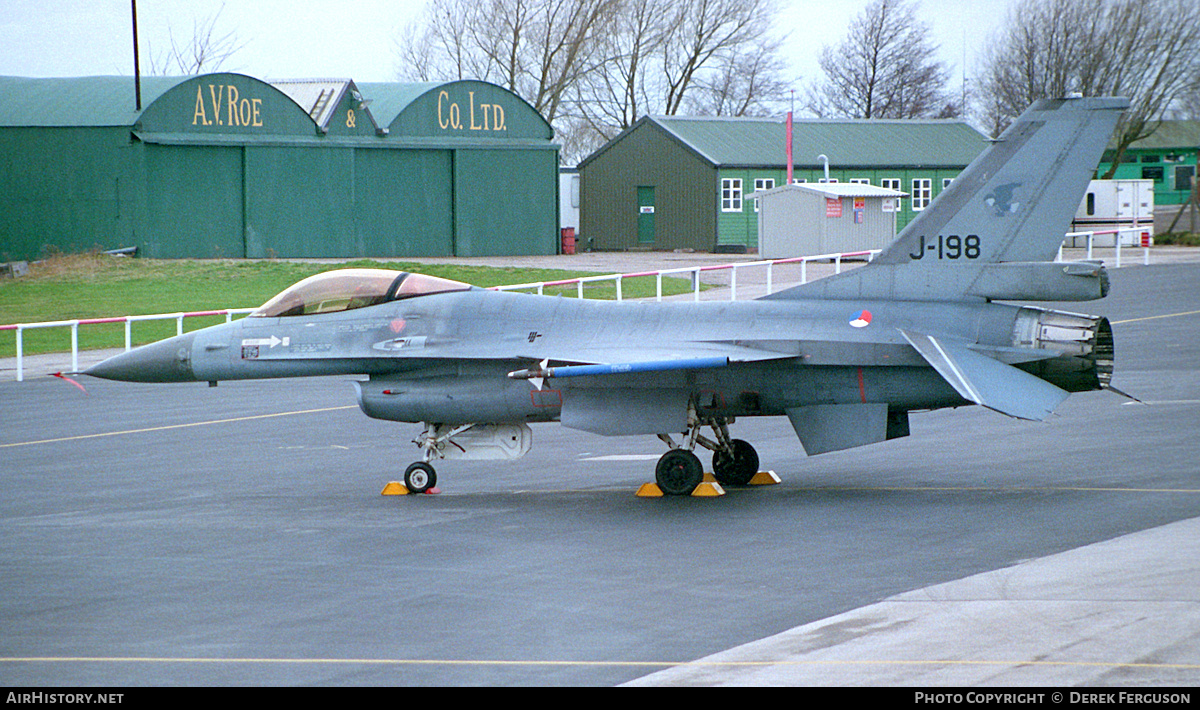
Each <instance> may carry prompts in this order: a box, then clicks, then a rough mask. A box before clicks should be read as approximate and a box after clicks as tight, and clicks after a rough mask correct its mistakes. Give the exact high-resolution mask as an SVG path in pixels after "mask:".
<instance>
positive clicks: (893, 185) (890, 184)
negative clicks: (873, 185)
mask: <svg viewBox="0 0 1200 710" xmlns="http://www.w3.org/2000/svg"><path fill="white" fill-rule="evenodd" d="M879 186H880V187H883V188H887V189H888V190H895V191H896V192H901V190H900V178H882V179H880V181H879ZM903 199H904V198H901V197H897V198H896V211H897V212H899V211H900V210H901V209H902V208H903V207H904V203H903Z"/></svg>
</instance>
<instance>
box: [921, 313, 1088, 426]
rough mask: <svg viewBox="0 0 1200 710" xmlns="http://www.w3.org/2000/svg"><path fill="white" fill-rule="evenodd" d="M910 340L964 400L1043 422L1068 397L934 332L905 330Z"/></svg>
mask: <svg viewBox="0 0 1200 710" xmlns="http://www.w3.org/2000/svg"><path fill="white" fill-rule="evenodd" d="M900 333H901V334H902V335H903V336H904V338H905V339H906V340H908V342H909V343H910V344H911V345H912V346H913V347H914V348H916V350H917V352H919V353H921V357H923V358H925V360H927V361H928V362H929V364H930V365H932V366H933V369H935V370H937V372H938V374H939V375H941V376H942V377H943V378H944V379H945V380H946V382H949V383H950V386H952V387H953V388H954V389H955V390H956V391H957V392H958V393H959V394H960V395H962V397H963V398H964V399H967V400H970V401H972V402H974V403H976V404H981V405H983V406H985V407H987V408H988V409H994V410H995V411H997V412H1000V413H1001V414H1007V415H1008V416H1010V417H1016V418H1018V419H1029V420H1031V421H1039V422H1040V421H1042V420H1044V419H1045V418H1046V417H1048V416H1050V413H1051V412H1053V411H1054V408H1055V407H1057V406H1058V405H1059V403H1061V402H1062V401H1063V400H1064V399H1066V398H1067V392H1066V391H1064V390H1062V389H1060V388H1058V387H1055V386H1054V385H1052V384H1050V383H1049V382H1046V381H1045V380H1042V379H1039V378H1037V377H1034V376H1033V375H1031V374H1029V373H1028V372H1025V371H1024V370H1018V369H1017V368H1015V367H1013V366H1011V365H1006V364H1004V363H1002V362H1000V361H998V360H993V359H992V358H990V357H988V356H986V355H980V354H979V353H977V352H975V351H973V350H971V349H970V348H968V347H967V346H966V345H960V344H958V343H953V342H950V341H946V340H939V339H937V338H934V337H933V336H932V335H924V334H922V333H913V332H909V331H905V330H901V331H900Z"/></svg>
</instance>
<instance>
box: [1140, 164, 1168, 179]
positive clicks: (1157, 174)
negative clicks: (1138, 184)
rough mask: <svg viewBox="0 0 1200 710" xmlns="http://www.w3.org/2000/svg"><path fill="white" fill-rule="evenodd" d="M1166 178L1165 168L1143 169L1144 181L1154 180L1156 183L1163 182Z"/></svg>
mask: <svg viewBox="0 0 1200 710" xmlns="http://www.w3.org/2000/svg"><path fill="white" fill-rule="evenodd" d="M1165 177H1166V175H1165V171H1164V170H1163V168H1162V167H1161V166H1160V167H1157V168H1142V179H1143V180H1153V181H1154V182H1162V181H1163V179H1164V178H1165Z"/></svg>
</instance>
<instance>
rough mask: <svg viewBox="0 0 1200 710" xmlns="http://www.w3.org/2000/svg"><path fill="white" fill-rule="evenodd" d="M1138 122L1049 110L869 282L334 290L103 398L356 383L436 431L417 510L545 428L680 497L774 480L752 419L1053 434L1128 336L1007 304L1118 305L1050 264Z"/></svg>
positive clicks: (185, 348) (114, 366)
mask: <svg viewBox="0 0 1200 710" xmlns="http://www.w3.org/2000/svg"><path fill="white" fill-rule="evenodd" d="M1127 106H1128V101H1126V100H1124V99H1115V98H1092V99H1083V98H1072V99H1061V100H1046V101H1040V102H1038V103H1036V104H1034V105H1033V106H1031V107H1030V108H1029V109H1028V110H1027V111H1026V112H1025V113H1024V114H1023V115H1022V116H1021V117H1020V118H1019V119H1018V120H1017V121H1016V122H1015V123H1013V124H1012V126H1011V127H1010V128H1009V129H1008V130H1006V131H1005V132H1004V133H1003V135H1001V136H1000V137H999V139H997V140H995V141H994V142H993V143H992V144H991V145H989V146H988V147H987V148H986V149H985V150H984V152H983V153H982V154H981V155H980V156H979V157H978V158H977V159H976V160H975V161H974V162H973V163H971V165H970V166H968V167H967V168H966V170H965V171H963V172H962V173H961V174H960V175H959V176H958V177H957V178H956V179H955V180H954V182H953V183H952V184H951V185H950V186H949V187H948V188H947V189H946V190H945V191H943V193H942V194H941V195H939V196H938V198H937V199H936V200H935V201H934V202H933V203H932V204H931V205H930V206H929V207H928V208H926V209H925V210H924V211H922V212H921V213H920V214H919V215H918V216H917V217H916V218H915V219H914V220H913V221H912V222H911V223H910V224H909V225H908V226H907V227H906V228H905V229H904V230H903V231H902V232H901V233H900V235H899V236H898V237H897V238H896V239H895V240H894V241H893V242H892V243H891V244H890V245H889V246H888V247H887V248H886V249H884V250H883V251H882V252H881V253H880V254H879V255H878V256H877V257H876V258H875V259H874V260H873V261H871V262H870V263H869V264H866V265H864V266H861V267H859V268H857V269H854V270H852V271H848V272H845V273H842V274H840V275H837V276H832V277H828V278H825V279H821V280H818V281H814V282H812V283H809V284H805V285H801V286H796V287H793V288H790V289H787V290H784V291H780V292H778V293H775V294H772V295H769V296H766V297H764V298H760V299H756V300H752V301H743V302H720V303H717V302H702V303H646V302H612V301H608V302H605V301H591V300H582V299H574V298H563V297H551V296H537V295H532V294H521V293H510V292H499V291H492V290H485V289H481V288H476V287H473V286H470V285H468V284H465V283H458V282H455V281H448V280H445V279H439V278H433V277H430V276H426V275H422V274H417V273H405V272H397V271H387V270H377V269H347V270H335V271H330V272H326V273H322V274H318V275H316V276H313V277H310V278H308V279H305V280H303V281H301V282H299V283H297V284H295V285H294V286H292V287H291V288H288V289H287V290H285V291H284V292H283V293H280V294H279V295H278V296H276V297H275V298H273V299H271V300H270V301H268V302H267V303H266V304H264V305H263V306H262V307H261V308H259V309H258V310H256V311H255V312H253V313H251V314H250V315H249V316H248V317H246V318H244V319H242V320H240V321H234V322H232V323H226V324H222V325H217V326H213V327H210V328H205V329H203V330H198V331H195V332H191V333H186V334H184V335H180V336H176V337H173V338H168V339H166V340H163V341H160V342H157V343H153V344H150V345H146V346H144V347H141V348H138V349H135V350H132V351H130V352H127V353H124V354H120V355H117V356H115V357H112V358H110V359H108V360H105V361H104V362H101V363H99V364H97V365H95V366H94V367H92V368H91V369H89V370H87V371H86V374H88V375H93V376H96V377H103V378H108V379H115V380H128V381H136V382H184V381H207V382H209V383H210V384H211V385H215V384H216V383H217V382H218V381H221V380H236V379H252V378H274V377H301V376H317V375H357V376H359V379H358V381H355V382H354V387H355V388H356V389H357V394H358V403H359V406H360V407H361V409H362V411H363V412H364V413H365V414H366V415H367V416H369V417H374V418H377V419H385V420H393V421H398V422H413V423H419V424H420V425H421V430H420V433H419V434H418V435H417V437H416V439H415V443H416V444H417V446H418V448H419V454H418V455H417V456H414V458H416V459H418V460H416V461H415V462H414V463H413V464H412V465H411V466H409V467H408V469H407V470H406V471H405V473H404V484H405V486H406V487H407V488H408V489H409V491H411V492H422V491H426V490H428V489H429V488H431V487H432V486H434V485H435V483H436V481H437V476H436V472H435V470H434V468H433V465H432V464H433V462H434V461H437V460H440V459H455V458H484V459H515V458H518V457H520V456H522V455H524V454H525V453H526V452H528V451H529V450H530V446H531V444H532V430H531V428H530V427H529V425H530V424H531V423H535V422H560V423H561V424H562V425H563V426H566V427H571V428H574V429H580V430H584V431H589V432H596V433H599V434H604V435H611V436H627V435H657V436H658V437H659V438H661V439H662V440H663V442H664V443H665V444H666V445H667V447H668V450H667V451H666V453H665V454H663V456H662V458H661V459H659V461H658V464H657V466H656V469H655V478H656V482H657V484H658V485H659V487H660V488H661V489H662V491H663V492H664V493H667V494H675V495H682V494H688V493H691V492H692V491H693V490H694V489H695V488H696V487H697V485H698V484H700V483H701V481H702V479H703V474H704V466H703V464H702V463H701V461H700V459H699V457H697V455H696V453H695V451H696V448H697V447H698V446H699V447H702V448H704V449H709V450H711V451H712V469H713V473H714V475H715V477H716V479H717V481H718V482H720V483H721V484H723V485H727V486H735V485H742V484H745V483H747V482H748V481H749V480H750V478H751V477H752V476H754V475H755V473H756V472H757V471H758V470H759V457H758V454H757V452H756V451H755V449H754V447H753V446H752V445H751V444H750V443H748V442H746V441H743V440H741V439H735V438H733V437H732V436H731V434H730V430H729V427H730V425H732V424H734V422H735V420H736V419H737V418H739V417H759V416H785V417H787V418H788V420H789V421H790V422H791V424H792V426H793V427H794V428H795V430H796V434H797V435H798V436H799V439H800V443H801V444H802V445H803V447H804V451H805V452H806V453H807V454H808V455H815V454H821V453H825V452H830V451H838V450H842V449H847V448H850V447H856V446H863V445H866V444H873V443H877V442H883V441H886V440H889V439H894V438H897V437H902V436H907V435H908V434H909V414H910V413H911V412H923V411H930V410H935V409H941V408H944V407H959V406H963V405H971V404H977V405H982V406H984V407H987V408H988V409H992V410H995V411H996V412H999V413H1001V414H1005V415H1007V416H1010V417H1016V418H1019V419H1027V420H1043V419H1045V418H1046V417H1047V416H1048V415H1049V414H1050V413H1051V412H1052V411H1053V410H1054V408H1055V407H1056V406H1057V405H1058V404H1059V403H1060V402H1062V401H1063V399H1065V398H1066V397H1067V395H1068V393H1070V392H1080V391H1087V390H1096V389H1102V388H1106V387H1110V380H1111V378H1112V374H1113V358H1114V352H1113V334H1112V329H1111V327H1110V326H1109V323H1108V321H1107V320H1106V319H1105V318H1103V317H1095V316H1088V315H1080V314H1075V313H1066V312H1059V311H1054V310H1047V309H1044V308H1038V307H1031V306H1027V305H1018V304H1012V303H1006V302H1010V301H1015V302H1025V301H1084V300H1092V299H1098V298H1102V297H1103V296H1104V295H1105V294H1106V292H1107V290H1108V278H1107V274H1106V273H1105V270H1104V267H1103V265H1102V264H1100V263H1098V262H1072V263H1055V262H1054V261H1053V259H1054V258H1055V256H1056V254H1057V252H1058V249H1059V247H1060V245H1061V244H1062V241H1063V235H1064V233H1065V232H1066V231H1067V227H1068V225H1069V223H1070V221H1071V217H1072V215H1073V214H1074V212H1075V209H1076V206H1077V205H1078V204H1079V202H1080V200H1081V198H1082V195H1083V192H1084V190H1085V189H1086V186H1087V183H1088V180H1089V179H1090V178H1091V176H1092V173H1093V171H1094V169H1095V167H1096V164H1097V163H1098V161H1099V159H1100V156H1101V153H1102V151H1103V150H1104V149H1105V146H1106V144H1107V143H1108V140H1109V137H1110V135H1111V134H1112V132H1113V128H1114V126H1115V124H1116V121H1117V118H1118V117H1119V115H1120V114H1121V112H1122V110H1123V109H1125V108H1126V107H1127ZM796 228H797V229H805V226H804V225H796ZM706 430H711V432H712V434H711V436H705V435H704V434H703V433H702V432H704V431H706ZM676 436H678V437H679V438H678V439H676V438H675V437H676Z"/></svg>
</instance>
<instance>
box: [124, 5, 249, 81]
mask: <svg viewBox="0 0 1200 710" xmlns="http://www.w3.org/2000/svg"><path fill="white" fill-rule="evenodd" d="M224 11H225V6H224V5H222V6H221V9H220V10H217V11H216V13H214V14H213V15H211V16H209V17H208V18H207V19H204V20H193V21H192V37H191V41H189V42H187V43H184V42H177V41H176V40H175V33H174V31H173V30H170V29H168V30H167V36H168V38H169V40H170V43H171V47H170V49H168V50H167V52H166V54H165V55H161V54H160V55H157V56H156V55H155V54H154V52H153V50H152V48H151V47H150V46H149V43H147V47H146V49H147V53H148V54H149V55H150V73H151V74H158V75H166V74H181V75H183V76H191V75H193V74H201V73H205V72H212V71H216V70H218V69H220V68H221V66H222V65H223V64H224V63H225V62H226V60H228V59H229V58H230V57H232V56H233V55H234V54H236V53H237V52H238V51H239V50H241V49H242V48H243V47H245V46H246V43H245V42H241V41H239V40H238V37H237V33H235V32H232V31H230V32H226V33H224V34H220V33H218V31H217V20H219V19H220V18H221V13H222V12H224Z"/></svg>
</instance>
